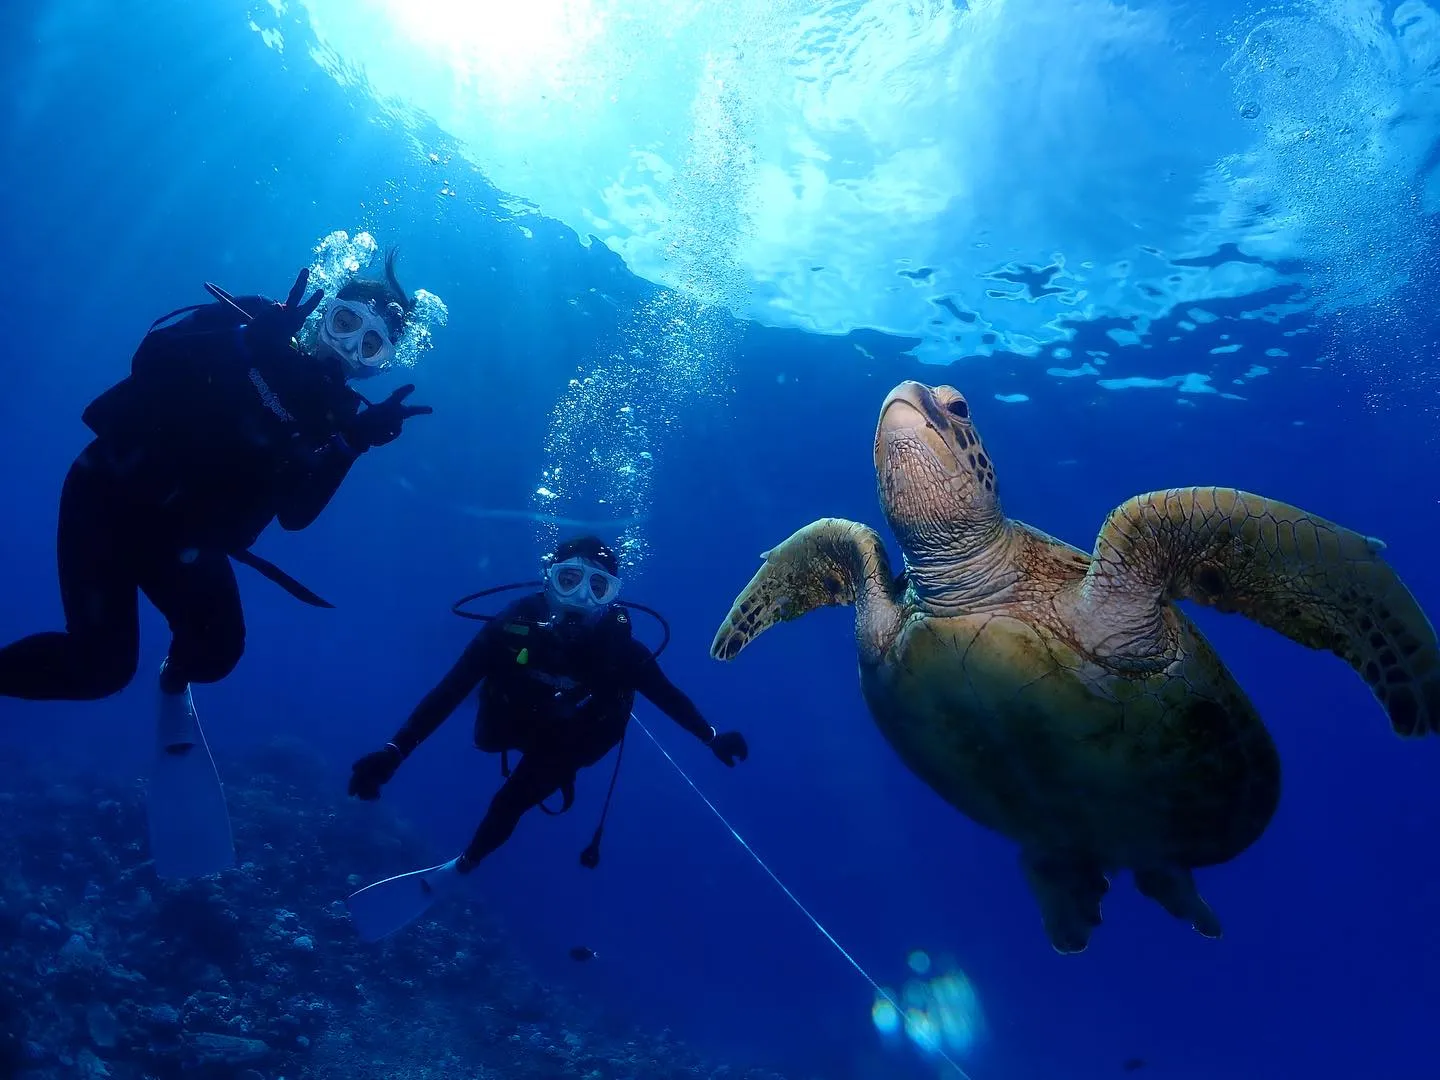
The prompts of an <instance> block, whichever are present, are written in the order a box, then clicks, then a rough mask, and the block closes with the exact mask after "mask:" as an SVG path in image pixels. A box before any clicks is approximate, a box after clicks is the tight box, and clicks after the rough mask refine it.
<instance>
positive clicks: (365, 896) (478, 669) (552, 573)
mask: <svg viewBox="0 0 1440 1080" xmlns="http://www.w3.org/2000/svg"><path fill="white" fill-rule="evenodd" d="M544 567H545V570H544V589H543V591H540V592H535V593H531V594H529V595H526V596H523V597H521V598H520V599H518V600H516V601H514V602H513V603H511V604H510V605H509V606H507V607H506V608H505V609H504V610H502V611H501V612H500V613H499V614H497V615H495V616H493V617H489V618H488V622H487V625H486V626H485V628H484V629H482V630H481V631H480V633H478V634H477V635H476V636H475V638H474V640H472V641H471V642H470V644H469V645H468V646H467V647H466V649H465V651H464V653H462V654H461V656H460V659H459V660H458V661H456V663H455V665H454V666H453V667H452V668H451V669H450V671H449V672H448V673H446V675H445V677H444V678H443V679H441V680H440V682H439V684H438V685H437V686H436V687H435V688H434V689H433V690H431V691H430V692H429V693H428V694H426V695H425V697H424V698H423V699H422V700H421V701H420V704H419V705H418V706H416V708H415V710H414V712H412V713H411V714H410V717H409V719H407V720H406V721H405V723H404V724H403V725H402V726H401V728H400V730H399V731H397V732H396V733H395V735H394V737H393V738H392V739H391V740H390V741H389V742H388V743H386V744H385V745H384V746H383V747H382V748H381V749H379V750H375V751H373V752H371V753H369V754H366V755H365V756H364V757H362V758H360V759H359V760H358V761H356V762H355V763H354V765H353V766H352V767H351V775H350V783H349V793H350V794H351V795H354V796H356V797H358V798H360V799H365V800H369V799H376V798H379V796H380V789H381V788H382V787H383V786H384V785H385V784H386V783H388V782H389V781H390V779H391V778H392V777H394V775H395V772H396V770H397V769H399V767H400V765H401V763H402V762H403V761H405V759H406V758H408V757H409V756H410V755H411V754H412V753H414V752H415V749H416V748H417V747H418V746H419V745H420V744H421V743H422V742H424V741H425V739H427V738H429V736H430V735H432V734H433V733H434V732H435V731H436V729H437V728H439V727H440V725H441V724H442V723H443V722H444V721H445V719H446V718H447V717H448V716H449V715H450V714H451V713H452V712H454V711H455V709H456V708H457V707H458V706H459V705H460V703H461V702H463V701H464V700H465V698H466V697H467V696H468V695H469V694H470V692H471V691H472V690H474V689H475V688H476V686H477V685H478V686H479V687H480V706H479V712H478V715H477V718H476V721H475V745H476V746H477V747H478V748H479V749H481V750H484V751H487V752H490V753H495V752H499V753H502V754H506V755H507V757H506V758H505V759H503V760H504V763H503V764H502V772H503V774H504V776H505V778H506V779H505V782H504V784H502V785H501V787H500V790H499V791H498V792H496V794H495V796H494V798H493V799H492V800H491V802H490V807H489V810H488V811H487V812H486V814H485V817H484V819H483V820H482V821H481V822H480V826H479V828H477V829H476V830H475V835H474V838H473V839H472V840H471V841H470V843H469V845H468V846H467V847H466V848H465V850H464V851H463V852H461V854H460V855H458V856H457V857H456V858H453V859H451V860H450V861H449V862H446V863H442V864H441V865H439V866H432V867H427V868H426V869H423V870H416V871H413V872H411V873H408V874H401V875H398V876H396V877H392V878H386V879H385V880H383V881H379V882H376V883H375V884H373V885H369V886H367V887H366V888H364V889H361V890H359V891H358V892H356V893H354V894H352V895H351V896H350V897H349V898H348V900H347V903H348V904H349V906H350V912H351V917H352V918H353V919H354V921H355V924H356V928H357V929H358V930H359V932H360V934H361V936H362V937H363V938H365V939H366V940H370V941H374V940H377V939H379V938H381V937H384V936H385V935H387V934H390V933H393V932H394V931H396V930H398V929H400V928H401V927H403V926H404V925H406V924H407V923H409V922H411V921H412V920H414V919H415V918H416V917H418V916H419V915H420V914H421V913H422V912H423V911H424V910H425V909H426V908H428V907H429V906H430V904H431V902H432V901H433V900H434V899H435V898H436V896H437V894H439V893H442V892H444V891H445V890H447V889H448V888H453V887H454V886H456V885H457V884H458V883H459V882H460V881H461V880H462V879H463V878H464V876H465V875H466V874H469V873H470V871H472V870H474V869H475V867H476V865H477V864H478V863H479V862H480V861H481V860H482V859H484V858H485V857H486V856H487V855H489V854H490V853H491V852H493V851H495V850H496V849H497V848H499V847H500V845H501V844H503V843H505V841H506V840H508V839H509V838H510V835H511V833H513V832H514V831H515V827H516V825H517V824H519V821H520V819H521V817H523V816H524V815H525V814H526V813H527V812H528V811H529V810H531V809H533V808H534V807H536V806H539V807H540V808H541V809H542V810H546V811H547V812H551V813H564V812H565V811H566V810H568V809H570V807H571V805H572V804H573V802H574V798H575V777H576V774H577V773H578V772H579V770H580V769H583V768H587V767H589V766H591V765H594V764H596V763H597V762H599V761H600V760H601V759H602V758H604V757H605V755H606V754H608V753H609V752H610V751H611V750H612V749H614V748H615V747H616V745H617V744H621V743H622V740H623V738H624V736H625V729H626V726H627V725H628V723H629V721H630V713H631V709H632V708H633V706H634V701H635V693H636V691H639V692H640V693H641V694H643V695H644V696H645V697H646V698H648V699H649V700H650V702H651V703H652V704H654V705H655V706H656V707H657V708H659V709H660V710H661V711H662V712H664V713H665V714H666V715H667V716H669V717H670V718H671V719H672V720H674V721H675V722H676V723H677V724H679V725H680V726H681V727H682V728H684V729H685V730H686V731H688V732H689V733H690V734H691V735H694V736H695V737H696V738H697V739H699V740H700V741H701V742H702V743H704V744H705V745H706V746H708V747H709V748H710V750H711V751H712V752H713V753H714V754H715V756H716V757H717V758H719V759H720V760H721V761H722V762H724V764H726V765H728V766H731V767H733V766H734V764H735V762H736V760H737V759H738V760H740V761H744V760H745V759H746V757H747V756H748V755H749V749H748V747H747V746H746V744H745V739H744V737H743V736H742V735H741V734H740V733H739V732H736V731H729V732H724V733H719V732H717V731H716V730H715V729H714V728H713V727H711V726H710V725H709V724H708V723H706V722H705V720H704V718H703V717H702V716H701V715H700V711H699V710H698V709H697V708H696V707H695V705H694V704H693V703H692V702H691V701H690V699H689V698H688V697H687V696H686V695H685V694H684V693H683V692H682V691H681V690H679V689H678V688H677V687H676V686H675V685H674V684H673V683H672V682H670V680H669V679H668V678H667V677H666V676H665V673H664V672H663V671H661V670H660V665H659V664H658V663H656V660H655V654H654V653H652V652H651V651H650V650H649V649H648V648H646V647H645V646H644V645H643V644H641V643H640V642H639V641H638V640H636V639H635V638H634V637H633V636H632V632H631V624H630V618H629V615H628V614H627V612H626V608H625V606H623V605H621V604H619V603H617V602H616V599H617V597H618V595H619V593H620V577H619V574H620V566H619V562H618V560H617V559H616V557H615V554H614V552H613V551H611V549H610V548H609V547H608V546H606V545H605V544H604V543H602V542H601V541H600V540H599V539H598V538H596V537H593V536H583V537H580V538H578V539H574V540H569V541H566V542H565V543H562V544H560V545H559V546H558V547H557V548H556V549H555V551H554V552H553V553H552V554H550V555H548V556H546V558H545V560H544ZM501 588H506V586H502V587H501ZM487 591H498V590H487ZM476 595H485V594H483V593H481V594H476ZM467 599H473V597H472V598H467ZM462 603H463V601H462ZM458 606H459V605H457V614H463V613H462V612H459V611H458ZM635 606H639V605H635ZM645 610H648V609H645ZM662 648H663V646H662ZM511 750H516V751H518V752H519V753H520V754H521V755H523V756H522V757H521V759H520V763H519V764H518V765H516V766H515V768H514V770H513V771H511V770H510V768H509V764H508V752H509V751H511ZM622 750H623V746H622ZM618 770H619V760H618V757H617V760H616V771H617V774H618ZM557 791H558V792H560V795H561V799H562V804H561V808H560V809H559V810H558V811H550V810H549V808H548V807H546V806H545V805H544V800H545V799H547V798H548V797H550V796H551V795H552V794H554V793H555V792H557ZM611 791H612V792H613V791H614V779H613V778H612V779H611ZM608 806H609V796H608V795H607V796H606V807H607V809H608ZM603 828H604V816H603V814H602V817H601V826H600V828H599V829H597V830H596V832H595V839H594V840H593V841H592V842H591V844H590V846H589V847H588V848H586V850H585V852H584V853H582V855H581V860H580V861H581V863H582V864H583V865H585V866H587V867H591V868H593V867H594V866H596V865H597V864H598V862H599V842H600V833H601V830H602V829H603Z"/></svg>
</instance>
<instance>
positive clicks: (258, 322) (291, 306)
mask: <svg viewBox="0 0 1440 1080" xmlns="http://www.w3.org/2000/svg"><path fill="white" fill-rule="evenodd" d="M309 281H310V270H309V268H308V267H307V268H305V269H303V270H301V271H300V273H299V275H298V276H296V278H295V284H294V285H292V286H291V288H290V295H289V297H288V298H287V299H286V300H285V303H283V304H275V303H272V304H270V305H269V306H268V307H265V308H263V309H261V310H260V311H259V312H258V313H256V315H255V317H254V318H253V319H252V320H251V321H250V324H249V326H247V327H246V328H245V336H246V339H247V340H248V341H249V342H251V343H252V345H258V346H260V347H262V348H265V347H268V348H276V347H283V346H288V345H289V344H290V339H291V338H293V337H294V336H295V335H296V334H298V333H299V332H300V327H302V326H304V325H305V320H306V319H308V318H309V317H310V314H311V312H313V311H314V310H315V309H316V308H317V307H319V306H320V301H321V300H323V299H324V298H325V290H324V289H316V290H315V291H314V292H313V293H311V294H310V295H309V296H308V297H306V296H305V286H306V285H307V284H309Z"/></svg>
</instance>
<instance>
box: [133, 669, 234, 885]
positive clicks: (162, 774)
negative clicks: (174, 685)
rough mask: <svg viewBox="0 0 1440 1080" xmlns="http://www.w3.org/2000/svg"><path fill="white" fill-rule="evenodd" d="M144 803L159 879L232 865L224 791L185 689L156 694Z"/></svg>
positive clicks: (193, 704) (197, 875)
mask: <svg viewBox="0 0 1440 1080" xmlns="http://www.w3.org/2000/svg"><path fill="white" fill-rule="evenodd" d="M162 670H163V669H162ZM147 804H148V805H147V812H148V816H149V819H150V855H151V857H152V858H153V859H154V860H155V873H156V874H157V875H158V876H159V877H162V878H188V877H202V876H204V875H206V874H218V873H219V872H220V871H221V870H227V869H229V868H230V867H232V866H234V865H235V841H234V840H233V839H232V838H231V835H230V813H229V811H228V810H227V809H226V806H225V789H224V788H223V787H221V785H220V774H219V773H217V772H216V771H215V761H214V759H213V758H211V756H210V748H209V747H208V746H207V745H206V744H205V733H204V732H203V731H201V730H200V718H199V717H198V716H197V715H196V713H195V701H194V699H193V698H192V697H191V696H190V687H188V686H187V687H185V692H184V693H181V694H167V693H165V692H164V691H163V690H162V691H161V693H160V710H159V721H158V723H157V725H156V732H155V767H154V770H153V772H152V773H151V776H150V787H149V794H148V799H147Z"/></svg>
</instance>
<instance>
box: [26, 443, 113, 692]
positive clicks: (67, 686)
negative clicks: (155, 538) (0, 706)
mask: <svg viewBox="0 0 1440 1080" xmlns="http://www.w3.org/2000/svg"><path fill="white" fill-rule="evenodd" d="M118 482H119V481H118V480H117V479H116V478H115V477H114V476H113V475H112V474H110V473H109V471H108V470H106V469H105V468H104V466H103V463H102V462H101V460H100V458H99V453H98V451H97V449H96V448H95V447H93V446H92V447H90V448H88V449H87V450H86V451H85V452H83V453H82V454H81V455H80V456H79V457H78V458H76V459H75V463H74V464H73V465H71V466H70V471H69V473H68V474H67V475H66V477H65V483H64V486H63V487H62V488H61V491H60V524H59V528H58V530H57V532H56V555H57V559H58V563H59V571H60V599H61V602H62V603H63V605H64V608H65V631H64V632H63V633H61V632H48V633H40V634H32V635H31V636H30V637H27V638H22V639H21V640H19V641H17V642H15V643H14V644H13V645H9V646H6V647H5V648H3V649H0V697H16V698H28V699H30V700H32V701H54V700H67V701H95V700H98V699H100V698H105V697H109V696H110V695H111V694H115V693H118V692H119V691H121V690H123V689H124V688H125V687H126V685H128V684H129V682H130V680H131V679H132V678H134V676H135V668H136V665H137V664H138V663H139V657H140V613H139V605H138V602H137V599H136V576H135V571H134V567H133V560H132V558H131V551H132V550H133V549H132V546H131V542H130V538H129V537H128V536H127V535H126V534H127V533H129V532H130V531H131V530H132V529H133V528H134V523H133V522H132V523H126V522H124V521H123V520H121V518H120V512H119V511H118V509H117V507H116V504H115V501H114V499H115V495H114V491H113V486H114V485H115V484H117V483H118Z"/></svg>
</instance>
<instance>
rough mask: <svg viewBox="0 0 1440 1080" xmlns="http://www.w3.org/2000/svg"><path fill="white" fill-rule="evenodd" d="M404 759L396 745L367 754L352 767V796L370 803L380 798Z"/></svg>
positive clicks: (387, 745)
mask: <svg viewBox="0 0 1440 1080" xmlns="http://www.w3.org/2000/svg"><path fill="white" fill-rule="evenodd" d="M403 760H404V758H403V757H402V756H401V754H400V751H399V750H398V749H397V748H396V746H395V744H394V743H386V744H385V749H383V750H376V751H375V752H374V753H372V754H366V755H365V756H364V757H362V758H361V759H360V760H359V761H357V762H355V764H354V765H351V766H350V788H349V791H350V794H351V795H354V796H356V797H357V798H361V799H365V800H366V801H369V800H371V799H378V798H379V797H380V789H381V788H382V787H384V786H385V785H386V784H388V783H389V782H390V780H391V778H392V777H393V776H394V775H395V770H396V769H398V768H400V762H401V761H403Z"/></svg>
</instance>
